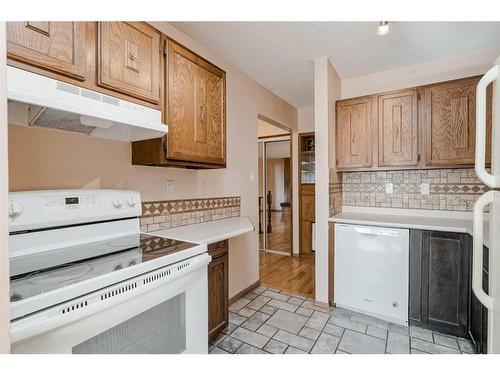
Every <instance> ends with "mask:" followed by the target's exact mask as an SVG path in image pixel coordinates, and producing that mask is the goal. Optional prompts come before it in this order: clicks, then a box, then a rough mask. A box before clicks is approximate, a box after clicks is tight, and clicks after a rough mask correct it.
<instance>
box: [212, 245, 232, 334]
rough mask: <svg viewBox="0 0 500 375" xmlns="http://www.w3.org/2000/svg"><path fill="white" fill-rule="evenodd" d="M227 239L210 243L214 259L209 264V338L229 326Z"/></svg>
mask: <svg viewBox="0 0 500 375" xmlns="http://www.w3.org/2000/svg"><path fill="white" fill-rule="evenodd" d="M227 250H228V249H227V241H222V242H219V243H217V244H211V245H209V254H210V255H211V256H212V261H211V262H210V263H209V265H208V339H209V340H212V339H213V338H215V337H216V336H217V334H218V333H219V332H220V331H222V330H223V329H224V328H225V327H227V324H228V319H229V284H228V254H227Z"/></svg>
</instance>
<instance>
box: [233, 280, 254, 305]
mask: <svg viewBox="0 0 500 375" xmlns="http://www.w3.org/2000/svg"><path fill="white" fill-rule="evenodd" d="M258 286H260V280H257V281H256V282H254V283H253V284H252V285H250V286H248V287H246V288H245V289H243V290H242V291H241V292H239V293H236V294H235V295H234V296H232V297H231V298H229V306H231V305H232V304H233V303H234V302H236V301H237V300H239V299H240V298H241V297H243V296H244V295H245V294H247V293H248V292H250V291H252V290H253V289H255V288H257V287H258Z"/></svg>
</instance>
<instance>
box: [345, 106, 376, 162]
mask: <svg viewBox="0 0 500 375" xmlns="http://www.w3.org/2000/svg"><path fill="white" fill-rule="evenodd" d="M336 130H337V132H336V138H337V147H336V149H337V167H338V168H362V167H370V166H371V165H372V136H371V99H370V98H361V99H353V100H347V101H343V102H339V103H337V129H336Z"/></svg>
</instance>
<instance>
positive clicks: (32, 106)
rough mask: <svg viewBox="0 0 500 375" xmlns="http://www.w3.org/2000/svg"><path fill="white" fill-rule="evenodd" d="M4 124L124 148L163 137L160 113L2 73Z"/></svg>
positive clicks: (30, 75)
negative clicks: (63, 132)
mask: <svg viewBox="0 0 500 375" xmlns="http://www.w3.org/2000/svg"><path fill="white" fill-rule="evenodd" d="M7 98H8V106H9V107H8V114H9V124H12V125H21V126H36V127H44V128H51V129H59V130H66V131H71V132H77V133H81V134H86V135H89V136H93V137H99V138H107V139H114V140H119V141H125V142H133V141H141V140H145V139H152V138H158V137H162V136H163V135H165V134H166V133H167V131H168V127H167V125H165V124H163V123H162V122H161V112H160V111H159V110H156V109H152V108H149V107H146V106H143V105H139V104H135V103H132V102H128V101H125V100H121V99H118V98H115V97H112V96H109V95H104V94H101V93H99V92H96V91H92V90H88V89H85V88H81V87H78V86H74V85H70V84H68V83H65V82H61V81H58V80H55V79H52V78H48V77H44V76H41V75H39V74H34V73H30V72H27V71H25V70H21V69H18V68H14V67H12V66H8V67H7Z"/></svg>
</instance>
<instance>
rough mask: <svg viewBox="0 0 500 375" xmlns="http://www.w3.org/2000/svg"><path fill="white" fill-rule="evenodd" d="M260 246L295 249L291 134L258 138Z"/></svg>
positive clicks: (283, 251)
mask: <svg viewBox="0 0 500 375" xmlns="http://www.w3.org/2000/svg"><path fill="white" fill-rule="evenodd" d="M259 151H260V152H259V214H260V218H259V250H262V251H266V252H275V253H281V254H283V255H290V254H291V253H292V207H291V206H292V205H291V201H292V199H291V198H292V192H291V190H292V184H291V169H292V166H291V150H290V136H289V135H286V136H279V137H273V138H269V139H265V140H262V141H260V142H259Z"/></svg>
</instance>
